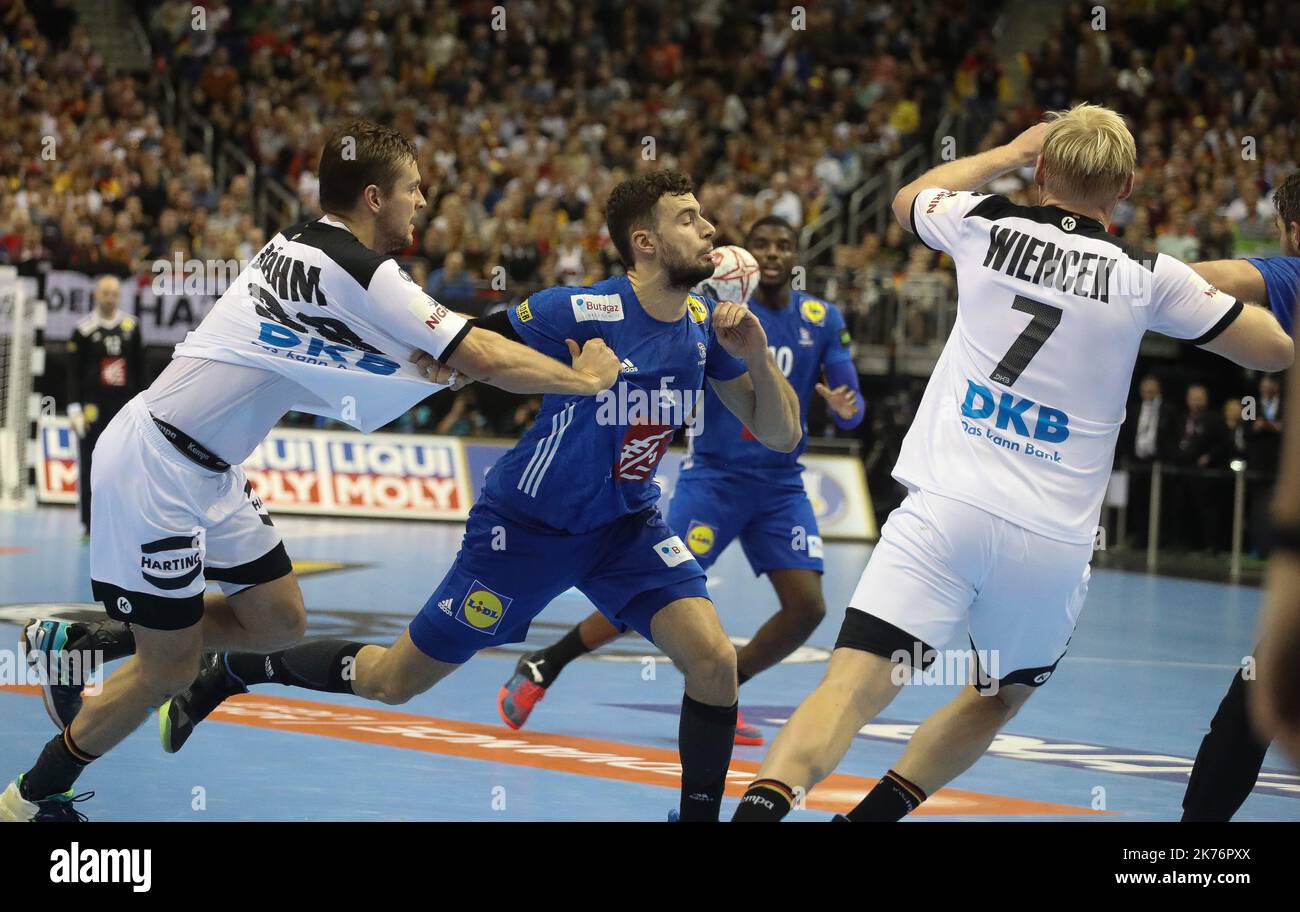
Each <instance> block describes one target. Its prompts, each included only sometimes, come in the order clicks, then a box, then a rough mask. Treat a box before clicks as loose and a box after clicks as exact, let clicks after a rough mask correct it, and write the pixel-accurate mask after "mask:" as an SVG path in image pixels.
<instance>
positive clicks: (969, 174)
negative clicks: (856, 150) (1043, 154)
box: [893, 123, 1047, 231]
mask: <svg viewBox="0 0 1300 912" xmlns="http://www.w3.org/2000/svg"><path fill="white" fill-rule="evenodd" d="M1046 132H1047V124H1045V123H1040V124H1034V126H1032V127H1030V128H1029V129H1028V130H1026V131H1024V132H1023V133H1021V134H1020V135H1019V136H1017V137H1016V138H1015V139H1013V140H1012V141H1011V142H1009V143H1007V144H1006V145H1004V146H998V147H997V148H994V149H989V150H988V151H987V152H981V153H980V154H978V155H969V156H967V157H966V158H959V159H957V160H956V161H951V162H945V163H944V164H942V165H938V166H936V167H934V168H931V169H930V170H929V171H926V172H925V173H924V174H922V175H921V176H920V177H918V178H917V179H916V180H914V181H912V182H911V183H910V184H908V185H907V186H905V187H903V188H902V189H901V190H899V191H898V194H897V195H896V196H895V197H894V205H893V209H894V218H896V219H898V224H900V225H902V226H903V228H904V229H906V230H907V231H913V230H914V229H913V227H912V203H913V201H915V199H916V195H917V194H918V193H920V192H921V191H922V190H924V189H925V188H927V187H943V188H945V189H948V190H975V189H978V188H979V187H982V186H984V184H987V183H988V182H989V181H991V180H993V179H995V178H998V177H1001V176H1002V175H1003V174H1006V173H1007V172H1008V171H1014V170H1016V169H1017V168H1024V167H1027V166H1029V165H1032V164H1034V162H1036V161H1037V160H1038V152H1039V150H1040V149H1041V148H1042V146H1043V134H1044V133H1046Z"/></svg>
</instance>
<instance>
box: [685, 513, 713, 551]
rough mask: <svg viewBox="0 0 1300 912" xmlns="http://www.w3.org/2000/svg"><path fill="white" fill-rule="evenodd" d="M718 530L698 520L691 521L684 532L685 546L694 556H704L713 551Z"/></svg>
mask: <svg viewBox="0 0 1300 912" xmlns="http://www.w3.org/2000/svg"><path fill="white" fill-rule="evenodd" d="M717 536H718V530H717V529H715V528H713V526H709V525H705V524H704V523H702V522H699V521H698V520H691V524H690V527H689V528H687V530H686V546H687V547H688V548H690V549H691V551H692V552H693V553H695V554H699V555H704V554H708V553H709V552H710V551H712V550H713V543H714V541H715V540H716V539H717Z"/></svg>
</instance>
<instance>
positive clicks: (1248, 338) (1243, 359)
mask: <svg viewBox="0 0 1300 912" xmlns="http://www.w3.org/2000/svg"><path fill="white" fill-rule="evenodd" d="M1201 347H1202V348H1204V349H1205V350H1206V351H1208V352H1214V354H1216V355H1220V356H1222V357H1224V358H1227V359H1228V360H1229V361H1232V362H1234V363H1236V364H1240V365H1241V366H1242V367H1245V368H1248V369H1249V370H1262V371H1270V372H1272V371H1281V370H1286V369H1287V368H1288V367H1290V366H1291V364H1292V363H1293V362H1294V361H1295V343H1294V342H1293V341H1292V339H1291V337H1290V336H1288V335H1287V334H1286V332H1284V331H1283V329H1282V327H1281V325H1280V324H1279V323H1278V322H1277V318H1276V317H1274V316H1273V314H1272V312H1271V311H1269V310H1266V309H1265V308H1262V307H1247V308H1244V309H1243V310H1242V311H1241V313H1240V314H1238V315H1237V318H1236V319H1235V320H1233V321H1232V323H1230V324H1229V325H1228V327H1227V329H1225V330H1224V331H1223V332H1221V333H1219V335H1217V336H1215V337H1214V339H1213V340H1211V341H1210V342H1207V343H1206V344H1205V345H1203V346H1201Z"/></svg>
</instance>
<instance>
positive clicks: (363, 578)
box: [0, 507, 1300, 822]
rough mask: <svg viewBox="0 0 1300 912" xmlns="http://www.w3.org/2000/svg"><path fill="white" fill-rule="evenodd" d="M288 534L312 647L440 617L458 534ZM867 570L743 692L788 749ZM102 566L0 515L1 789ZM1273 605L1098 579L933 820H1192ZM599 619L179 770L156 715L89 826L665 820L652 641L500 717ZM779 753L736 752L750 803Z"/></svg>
mask: <svg viewBox="0 0 1300 912" xmlns="http://www.w3.org/2000/svg"><path fill="white" fill-rule="evenodd" d="M276 524H277V526H278V527H279V528H280V529H281V530H282V532H283V534H284V536H285V541H286V546H287V547H288V549H289V553H290V554H291V555H292V557H293V558H294V560H295V562H296V564H297V565H298V567H299V570H300V572H301V573H302V588H303V593H304V595H305V598H306V601H307V608H308V614H309V617H310V619H311V622H310V630H309V635H330V636H342V637H348V638H353V639H361V640H367V641H373V642H380V643H387V642H390V641H391V640H392V639H393V638H394V636H396V635H397V634H398V633H400V631H401V630H402V629H403V628H404V627H405V625H406V623H407V622H408V621H409V619H410V617H411V616H412V615H413V614H414V613H415V611H416V610H417V609H418V608H419V607H420V606H421V605H422V604H423V603H424V600H425V598H426V597H427V596H428V594H429V593H430V592H431V591H432V589H433V587H434V586H435V585H436V584H437V582H438V581H439V579H440V578H441V575H442V573H443V572H444V570H445V569H446V567H447V566H448V565H449V564H450V562H451V560H452V558H453V556H454V554H455V552H456V549H457V547H458V542H459V537H460V532H461V528H460V527H459V526H456V525H452V524H439V523H416V522H401V521H367V520H357V519H346V520H343V519H339V520H333V519H317V518H311V519H307V518H297V517H289V516H282V517H277V519H276ZM869 553H870V549H869V547H867V546H865V545H856V544H842V543H841V544H836V543H832V544H828V546H827V553H826V558H827V560H826V564H827V573H826V577H825V594H826V603H827V606H828V609H829V612H828V616H827V618H826V620H825V621H824V622H823V623H822V625H821V627H820V628H819V629H818V630H817V632H816V633H815V634H814V635H813V637H812V640H811V641H810V643H809V645H808V646H807V647H806V648H804V649H802V650H800V651H799V652H798V653H797V654H796V655H794V656H792V657H791V659H790V660H787V661H786V662H785V663H784V664H782V665H780V666H778V667H777V668H774V669H771V670H770V671H768V672H765V673H763V674H761V675H758V676H757V677H756V678H754V679H753V680H752V681H750V682H748V683H747V684H746V685H745V686H744V687H743V688H742V689H741V708H742V711H743V712H744V713H745V716H746V718H747V719H748V721H749V722H751V723H753V724H756V725H759V726H761V727H762V729H763V730H764V732H765V734H766V735H767V737H768V741H769V743H770V740H771V738H772V737H773V736H774V735H775V734H776V732H777V731H778V729H779V727H780V723H781V721H782V720H783V719H785V718H786V717H787V716H788V714H789V713H790V712H791V710H792V709H793V708H794V707H795V706H796V705H798V703H799V702H800V701H801V700H802V699H803V697H804V696H806V695H807V694H808V693H809V692H810V691H811V689H812V688H813V687H814V686H815V684H816V683H817V681H818V680H819V678H820V676H821V674H822V672H823V671H824V668H825V662H826V659H827V657H828V655H829V649H830V647H831V646H832V644H833V643H834V641H835V637H836V634H837V633H838V631H839V627H840V622H841V620H842V617H843V611H844V606H845V605H846V603H847V600H848V598H849V596H850V594H851V593H852V591H853V588H854V586H855V584H856V583H857V579H858V576H859V573H860V572H861V570H862V568H863V566H864V565H865V562H866V560H867V556H868V554H869ZM88 570H89V557H88V549H87V547H86V546H84V545H82V544H80V540H79V527H78V523H77V518H76V516H75V511H74V510H72V509H67V508H49V507H47V508H42V509H40V510H32V511H26V512H0V672H3V673H4V674H5V675H6V678H5V680H4V681H3V684H4V685H5V686H3V687H0V774H2V775H0V778H3V779H4V780H8V779H10V778H12V777H13V776H14V775H16V774H17V773H20V772H22V771H23V770H24V769H26V768H27V767H28V766H30V765H31V763H32V761H33V760H34V759H35V757H36V755H37V753H38V752H39V751H40V748H41V745H42V744H43V743H44V742H45V741H46V740H47V739H48V738H49V737H50V736H51V734H52V733H53V731H54V729H53V727H52V725H51V723H50V721H49V719H48V718H47V716H46V715H45V712H44V710H43V708H42V706H41V702H40V699H39V697H38V696H36V695H35V691H34V690H33V689H32V688H31V687H26V688H24V687H15V686H11V685H13V684H14V683H15V682H16V681H17V678H16V677H15V674H16V671H17V669H16V666H17V665H18V661H17V659H16V656H15V653H16V646H17V636H18V630H19V625H20V624H21V623H22V621H23V620H24V619H25V618H27V617H29V616H31V615H32V614H35V613H45V614H48V613H50V612H51V611H53V612H55V613H63V614H65V616H75V615H76V614H77V613H83V614H84V613H85V612H87V611H88V610H92V611H93V610H94V606H93V605H90V604H89V601H90V582H89V575H88ZM709 588H710V590H711V592H712V593H713V595H714V598H715V600H716V602H717V605H718V609H719V611H720V612H721V616H722V621H723V625H724V626H725V627H726V629H727V632H728V633H729V634H731V635H732V636H733V637H734V638H737V639H739V638H743V637H746V636H749V635H752V634H753V632H754V631H755V630H756V629H757V628H758V627H759V625H760V624H761V623H762V622H763V620H764V619H765V618H766V617H767V616H768V615H769V614H770V613H771V612H772V611H774V610H775V608H776V604H775V597H774V595H773V593H772V591H771V589H770V587H769V585H768V583H767V581H766V580H765V579H756V578H754V576H753V575H752V574H751V572H750V570H749V567H748V565H747V564H746V563H745V560H744V557H743V555H742V554H741V552H740V550H739V549H738V548H734V547H733V548H731V549H730V550H728V551H727V553H725V554H724V555H723V556H722V558H721V559H720V560H719V561H718V563H717V564H716V565H715V566H714V568H713V569H712V571H711V573H710V577H709ZM79 603H80V604H79ZM1259 607H1260V592H1259V590H1257V589H1251V588H1240V587H1232V586H1226V585H1220V584H1215V583H1205V582H1195V581H1188V580H1180V579H1168V578H1161V577H1153V576H1145V575H1140V574H1132V573H1121V572H1112V571H1104V570H1103V571H1098V572H1096V573H1095V574H1094V577H1093V582H1092V586H1091V590H1090V593H1089V596H1088V602H1087V605H1086V607H1085V610H1084V613H1083V617H1082V619H1081V621H1080V624H1079V628H1078V630H1077V632H1076V633H1075V637H1074V641H1073V643H1072V644H1071V648H1070V654H1069V655H1068V656H1067V657H1066V658H1065V660H1064V661H1063V662H1062V663H1061V665H1060V668H1059V670H1058V672H1057V674H1056V675H1055V676H1054V677H1053V679H1052V680H1051V682H1050V683H1049V684H1048V685H1046V686H1045V687H1044V688H1042V691H1041V692H1040V693H1038V694H1036V695H1035V696H1034V697H1033V699H1031V700H1030V701H1029V703H1028V704H1027V705H1026V706H1025V708H1024V709H1023V710H1022V711H1021V712H1020V714H1019V715H1018V716H1017V717H1016V718H1015V719H1014V720H1012V722H1011V724H1010V726H1009V727H1008V730H1007V731H1006V732H1004V734H1003V735H1002V736H1000V737H999V738H998V740H997V741H996V742H995V744H994V746H993V748H992V750H991V751H990V753H989V754H988V755H987V756H985V757H984V758H983V759H981V760H980V761H979V762H978V763H977V764H976V765H975V766H974V767H973V768H972V769H970V770H969V771H968V772H966V773H965V774H964V775H962V776H961V777H959V778H958V779H957V780H956V781H955V782H954V783H953V784H952V785H951V786H950V787H949V788H948V789H946V790H944V791H941V792H940V793H939V794H938V795H936V796H933V797H932V799H931V800H930V801H929V802H927V803H926V804H925V805H924V806H923V807H922V811H923V812H924V813H919V814H918V815H916V816H915V817H914V819H915V820H916V821H917V822H924V821H927V820H1044V819H1051V820H1056V819H1063V820H1094V821H1107V820H1111V821H1113V820H1176V819H1177V818H1178V816H1179V814H1180V802H1181V799H1182V794H1183V790H1184V786H1185V784H1186V780H1187V773H1188V771H1189V770H1190V768H1191V758H1192V757H1194V756H1195V753H1196V750H1197V747H1198V745H1199V743H1200V739H1201V736H1202V735H1203V734H1204V732H1205V730H1206V728H1207V726H1208V724H1209V720H1210V718H1211V716H1212V715H1213V714H1214V711H1215V708H1216V707H1217V705H1218V703H1219V700H1220V699H1221V698H1222V696H1223V694H1224V692H1225V691H1226V689H1227V686H1228V683H1229V681H1230V679H1231V676H1232V674H1233V671H1234V669H1235V668H1236V667H1237V665H1238V663H1239V662H1240V661H1241V659H1242V657H1243V656H1245V655H1247V654H1248V653H1249V652H1250V650H1251V647H1252V645H1253V639H1254V636H1255V625H1256V620H1257V615H1258V611H1259ZM589 610H590V606H589V604H588V603H587V602H586V601H585V600H584V599H583V598H582V597H581V596H580V595H579V594H578V593H576V592H573V591H570V592H568V593H566V594H565V595H563V596H561V597H560V598H559V599H557V600H556V601H555V602H554V603H553V604H552V605H551V606H550V608H548V609H547V610H546V611H545V612H544V613H543V614H542V615H541V617H539V618H538V621H537V622H536V623H535V624H534V625H533V628H532V633H531V636H530V640H529V643H527V644H519V645H517V646H514V647H510V648H509V649H508V650H506V649H503V650H496V651H491V652H486V653H481V654H480V655H479V656H478V657H477V658H475V659H474V660H472V661H471V662H470V663H468V664H467V665H466V666H465V667H464V668H462V669H461V670H460V671H458V672H456V673H455V674H454V675H452V676H451V677H450V678H448V679H447V680H445V681H443V682H442V684H440V685H439V686H438V687H436V688H434V689H433V690H432V691H430V692H428V693H426V694H424V695H422V696H420V697H418V698H417V699H415V700H413V701H412V702H411V703H410V704H408V705H406V706H402V707H388V706H382V705H379V704H369V703H366V702H365V701H363V700H360V699H357V698H354V697H336V696H331V695H325V694H317V693H310V692H307V691H300V690H290V689H288V688H282V687H263V688H259V689H258V690H257V691H256V692H255V693H254V694H253V695H251V696H249V697H242V698H239V699H238V700H236V701H232V702H230V703H228V704H227V705H226V707H223V709H222V710H220V711H219V715H214V717H213V718H212V720H211V721H209V722H208V723H205V724H204V725H203V727H202V728H200V729H199V731H198V732H197V733H196V734H195V736H194V738H193V739H192V740H191V741H190V743H189V744H188V745H187V746H186V748H185V750H184V751H183V752H182V753H180V754H177V755H174V756H169V755H166V754H163V753H162V751H161V748H160V747H159V744H158V737H157V725H156V716H155V717H153V718H151V720H150V722H149V723H147V724H146V726H145V727H144V728H142V729H141V730H140V731H138V732H136V733H135V734H134V735H133V736H132V737H131V738H129V739H128V740H127V741H126V742H125V743H124V744H122V745H121V746H120V747H119V748H118V749H117V750H115V751H113V752H112V753H111V754H109V755H108V756H107V757H105V758H104V759H102V760H100V761H97V762H96V763H95V764H94V765H93V766H92V767H91V768H90V769H89V770H87V772H86V773H85V774H84V775H83V776H82V779H81V781H80V783H79V785H78V790H79V791H86V790H92V789H93V790H94V791H95V792H96V797H95V798H94V799H93V800H92V801H90V802H88V803H86V804H83V805H81V807H82V808H83V809H84V810H85V811H86V812H87V813H88V814H89V815H90V817H91V819H92V820H174V821H182V820H185V821H205V820H479V821H492V820H500V821H524V820H629V821H635V820H649V821H654V820H663V819H665V817H666V814H667V812H668V810H669V809H670V808H673V807H675V806H676V802H677V790H676V772H677V771H676V769H675V767H674V761H675V759H676V740H677V706H678V704H679V702H680V700H681V691H682V683H681V677H680V675H679V674H678V673H677V672H676V671H675V670H674V669H673V667H672V665H671V664H669V663H667V662H666V661H665V660H664V659H663V657H662V656H660V655H658V653H657V652H656V650H655V649H654V648H653V647H652V646H650V644H648V643H647V642H645V641H644V640H642V639H640V638H638V637H636V636H635V635H631V636H630V637H627V638H624V639H623V640H620V641H619V642H617V643H616V644H614V645H613V646H612V647H609V648H607V651H605V652H603V653H600V654H598V655H597V656H588V657H584V658H582V659H579V660H577V661H575V662H574V663H573V664H572V665H570V666H569V667H568V669H566V671H565V673H564V675H563V677H562V678H561V680H560V681H559V682H558V683H557V684H556V685H555V686H554V687H553V688H552V689H551V691H550V692H549V693H548V694H547V697H546V699H545V700H544V701H543V702H542V703H541V704H540V705H539V706H538V708H537V709H536V711H535V712H534V713H533V716H532V719H531V720H530V721H529V725H528V727H527V728H526V729H525V730H523V731H521V732H513V731H511V730H509V729H508V728H506V727H505V726H504V724H503V723H502V722H501V720H500V718H499V716H498V714H497V708H496V696H497V691H498V689H499V688H500V687H501V685H502V684H503V683H504V681H505V680H506V678H507V677H509V675H510V673H511V671H512V669H513V668H514V664H515V661H516V659H517V657H518V654H519V652H521V651H523V650H524V649H527V648H532V647H535V646H537V645H541V644H543V643H547V642H550V641H552V640H554V639H555V638H557V637H559V636H560V635H561V634H562V633H563V632H564V631H565V630H567V629H568V627H569V626H571V625H572V624H574V623H575V622H577V621H578V620H580V619H581V618H582V617H584V616H585V615H586V614H587V613H588V611H589ZM952 645H953V646H954V647H958V646H961V645H964V644H956V643H954V644H952ZM656 656H657V657H658V661H657V662H656V661H650V659H651V658H652V657H656ZM957 686H959V685H943V686H937V685H931V686H910V687H906V688H904V690H903V693H902V694H901V695H900V696H899V697H898V699H897V700H895V702H894V703H893V704H892V705H891V706H890V707H889V708H888V709H887V710H886V711H885V715H884V716H883V717H882V718H880V719H877V720H875V721H874V722H873V723H872V724H870V725H868V726H866V727H865V728H864V729H863V731H862V733H861V735H860V736H859V739H858V741H857V743H856V744H854V746H853V747H852V748H851V749H850V751H849V753H848V756H847V757H846V758H845V760H844V762H843V764H842V765H841V766H840V768H839V770H838V772H837V775H836V776H835V777H834V778H832V779H829V780H827V782H826V783H823V785H822V786H820V787H819V788H818V789H816V790H814V791H813V792H812V794H811V795H810V796H809V805H810V807H809V809H807V810H804V811H799V812H796V813H794V814H793V815H792V816H791V818H790V819H791V820H794V821H799V820H804V821H824V820H827V819H829V817H830V814H831V812H832V810H833V809H836V808H847V807H849V806H851V805H852V804H854V803H856V801H857V799H858V798H859V797H860V796H861V794H862V793H863V792H865V790H866V789H867V788H869V787H870V785H871V782H872V781H873V780H874V778H875V777H877V776H879V775H880V774H881V773H883V772H884V771H885V770H886V769H888V768H889V766H890V765H891V764H892V763H893V762H894V761H895V760H896V759H897V757H898V756H899V754H900V752H901V750H902V743H903V741H904V740H905V739H906V737H907V736H908V734H910V732H911V731H912V729H913V727H914V726H915V725H916V724H917V723H919V722H920V721H921V720H922V719H924V718H925V717H926V716H927V715H928V714H929V713H930V712H932V711H933V710H934V709H935V708H937V707H938V706H940V705H942V704H943V703H944V702H946V701H947V700H949V699H951V698H952V696H953V695H954V694H955V693H956V687H957ZM765 751H766V747H738V748H737V749H736V752H735V759H734V761H733V771H732V779H733V782H732V784H733V789H732V790H731V791H730V794H733V795H738V794H739V790H737V789H736V788H734V787H735V786H739V785H741V784H742V783H744V782H745V781H746V780H747V779H749V778H751V777H752V774H753V772H754V770H756V769H757V764H758V762H760V761H761V760H762V758H763V756H764V753H765ZM735 800H736V799H735V797H731V798H728V800H727V804H726V806H725V807H724V810H723V814H724V817H727V816H730V813H731V809H732V808H734V806H735ZM1102 809H1104V813H1101V810H1102ZM1238 819H1240V820H1300V775H1296V774H1295V772H1294V771H1293V770H1289V767H1288V766H1287V765H1286V761H1285V760H1284V759H1283V758H1282V757H1281V756H1280V754H1278V752H1276V751H1274V752H1271V753H1270V754H1269V757H1268V759H1267V761H1266V763H1265V773H1264V775H1263V776H1262V777H1261V780H1260V784H1259V786H1258V787H1257V788H1256V790H1255V793H1254V795H1252V796H1251V798H1250V799H1249V800H1248V801H1247V803H1246V805H1245V807H1244V808H1243V809H1242V811H1241V813H1240V814H1239V815H1238Z"/></svg>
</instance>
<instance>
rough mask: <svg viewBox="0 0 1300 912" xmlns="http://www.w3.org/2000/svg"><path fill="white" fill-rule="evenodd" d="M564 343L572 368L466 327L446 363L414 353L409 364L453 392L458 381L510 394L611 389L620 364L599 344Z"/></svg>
mask: <svg viewBox="0 0 1300 912" xmlns="http://www.w3.org/2000/svg"><path fill="white" fill-rule="evenodd" d="M565 341H566V342H567V343H568V346H569V354H570V355H571V356H572V358H573V365H572V367H569V366H566V365H564V364H562V363H560V362H559V361H557V360H555V359H554V358H551V357H548V356H546V355H543V354H540V353H538V352H536V351H533V349H531V348H529V347H528V346H526V345H520V344H519V343H518V342H512V341H511V340H509V339H507V338H505V337H504V336H501V335H498V334H497V333H494V332H492V331H490V330H485V329H479V328H477V327H471V329H470V331H469V335H467V336H466V337H465V339H464V341H462V342H461V343H460V345H459V346H457V348H456V350H455V351H454V352H452V354H451V355H450V356H448V357H447V359H446V361H445V363H444V362H440V361H438V360H436V359H434V358H433V357H432V356H430V355H428V354H426V353H425V352H422V351H417V352H415V354H413V355H412V356H411V360H412V361H414V362H415V363H416V364H417V365H419V367H420V369H421V371H422V373H424V375H425V376H426V377H429V379H431V380H432V381H433V382H435V383H451V384H452V386H453V387H454V388H455V389H460V388H461V387H462V386H464V385H465V383H464V382H463V380H462V378H464V380H477V381H479V382H481V383H487V384H490V385H492V386H496V387H499V388H501V389H503V390H506V391H507V392H511V393H560V394H562V395H570V396H594V395H596V394H597V393H599V392H600V391H601V390H605V389H609V388H610V387H611V386H613V385H614V381H615V380H617V379H618V370H619V359H618V356H617V355H616V354H614V352H612V351H611V350H610V348H609V346H607V345H606V344H605V343H604V341H603V340H601V339H590V340H588V341H587V343H586V344H585V345H583V346H582V348H581V349H579V348H578V344H577V343H576V342H574V341H573V340H572V339H566V340H565Z"/></svg>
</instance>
